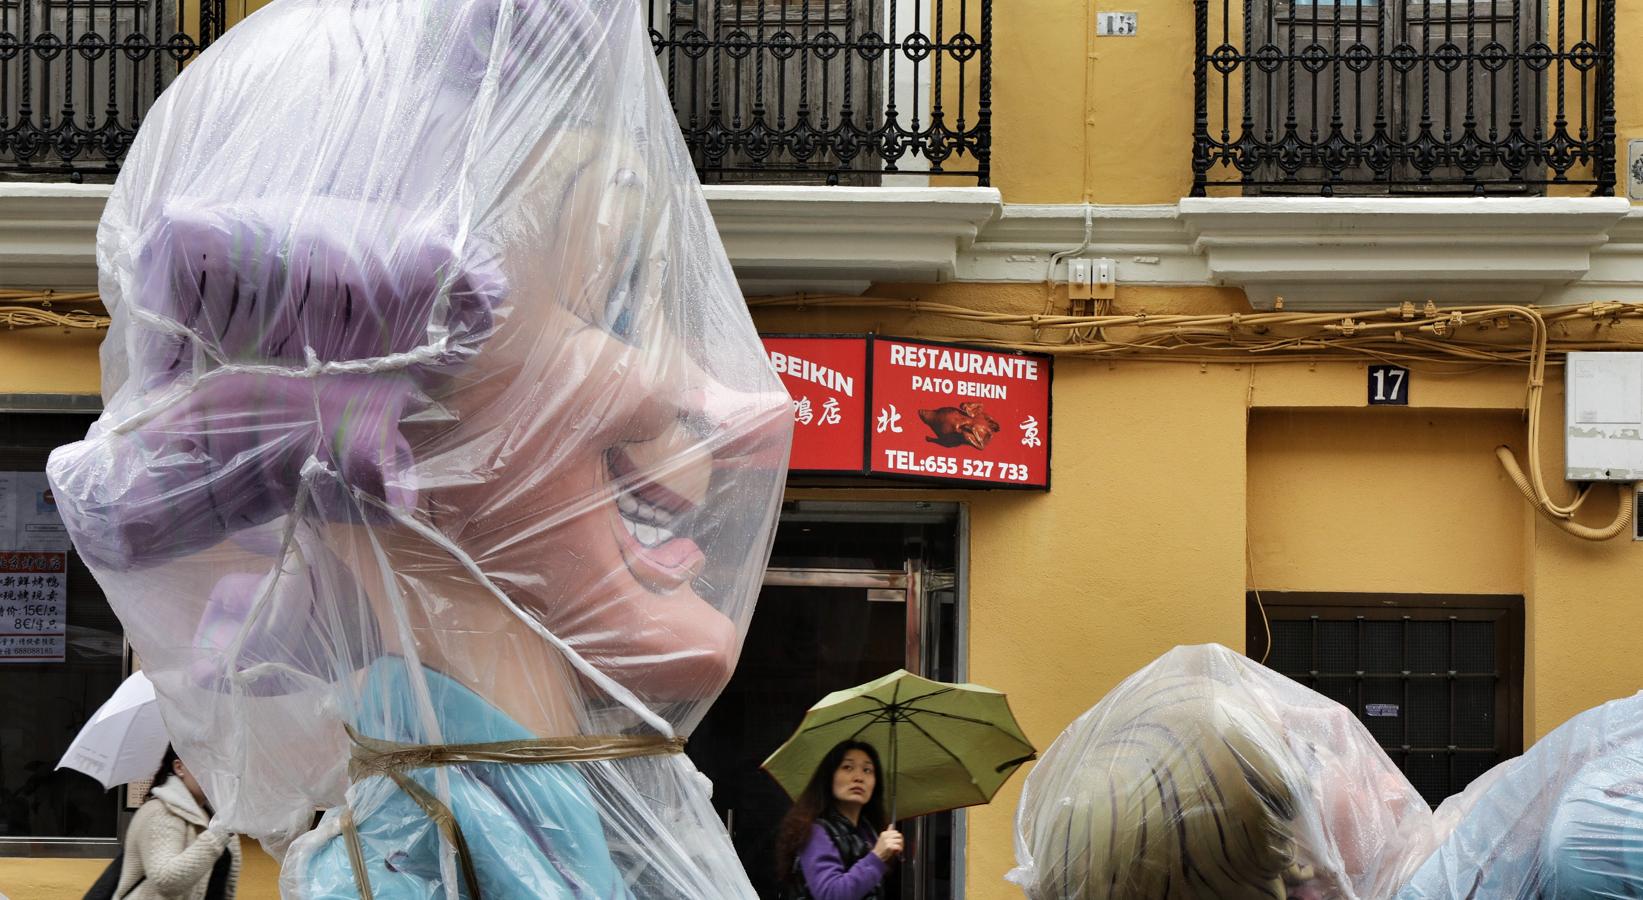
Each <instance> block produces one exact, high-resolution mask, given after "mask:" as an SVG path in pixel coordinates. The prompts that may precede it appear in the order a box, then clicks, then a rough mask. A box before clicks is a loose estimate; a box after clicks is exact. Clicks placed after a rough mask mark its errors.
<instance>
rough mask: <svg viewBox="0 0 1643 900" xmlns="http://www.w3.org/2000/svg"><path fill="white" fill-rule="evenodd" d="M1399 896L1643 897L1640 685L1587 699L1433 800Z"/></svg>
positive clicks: (1498, 899)
mask: <svg viewBox="0 0 1643 900" xmlns="http://www.w3.org/2000/svg"><path fill="white" fill-rule="evenodd" d="M1435 815H1436V817H1437V823H1438V828H1437V832H1436V833H1437V834H1439V835H1443V836H1444V840H1443V843H1442V844H1441V845H1440V846H1439V847H1438V848H1437V850H1436V852H1434V853H1432V854H1431V855H1430V856H1429V857H1427V858H1426V859H1425V861H1424V862H1423V863H1421V864H1420V866H1419V868H1418V869H1417V870H1416V871H1415V873H1414V875H1413V877H1412V878H1411V879H1409V882H1408V884H1407V885H1406V886H1405V887H1404V889H1403V891H1402V892H1401V893H1400V894H1398V898H1399V900H1439V898H1442V900H1448V898H1451V897H1480V898H1481V897H1488V898H1491V900H1531V898H1536V900H1538V898H1545V900H1562V898H1569V900H1574V898H1587V897H1643V694H1637V695H1634V696H1632V697H1629V698H1626V699H1624V700H1614V701H1611V702H1609V703H1605V704H1604V705H1602V706H1599V707H1597V708H1596V709H1589V710H1587V711H1585V712H1583V713H1581V714H1580V715H1578V716H1575V717H1574V718H1572V719H1570V720H1569V721H1567V722H1565V723H1564V724H1563V725H1562V726H1560V727H1559V728H1557V729H1556V730H1554V731H1553V732H1552V733H1550V734H1548V735H1546V736H1545V737H1543V738H1541V739H1540V740H1539V741H1538V742H1536V743H1535V745H1534V746H1532V747H1530V748H1529V750H1528V752H1526V753H1524V754H1523V755H1522V756H1519V757H1516V758H1514V759H1509V760H1507V761H1506V762H1503V763H1501V764H1500V765H1498V766H1495V767H1494V768H1493V769H1490V770H1489V771H1488V772H1486V773H1484V774H1483V775H1482V776H1480V777H1478V778H1477V779H1476V780H1474V781H1473V782H1472V783H1471V784H1470V785H1468V786H1467V788H1466V790H1464V791H1462V792H1460V793H1459V794H1456V795H1454V796H1453V797H1450V798H1449V799H1447V800H1445V801H1443V803H1442V804H1440V805H1439V806H1438V809H1437V812H1436V814H1435Z"/></svg>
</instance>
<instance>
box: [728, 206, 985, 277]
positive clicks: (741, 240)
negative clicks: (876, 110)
mask: <svg viewBox="0 0 1643 900" xmlns="http://www.w3.org/2000/svg"><path fill="white" fill-rule="evenodd" d="M703 191H704V192H705V193H706V194H707V205H708V208H709V209H711V210H712V211H713V221H714V222H715V223H716V224H717V225H718V228H719V237H720V238H722V239H723V240H724V245H725V251H726V252H727V253H728V254H729V255H730V263H731V266H732V267H733V268H734V269H735V270H736V275H737V276H738V277H739V278H740V279H741V281H742V287H743V289H744V290H745V291H747V292H748V293H750V294H772V293H793V292H797V291H835V292H844V293H860V292H861V291H863V290H866V288H867V286H868V285H869V284H871V283H872V282H875V281H881V282H891V281H908V282H939V281H951V280H953V279H954V278H955V277H956V276H957V274H958V271H959V254H960V252H961V251H963V250H965V249H967V248H968V247H969V246H970V245H971V244H972V243H973V242H974V241H975V239H976V236H977V234H979V233H980V231H981V229H982V228H983V227H984V226H985V225H987V223H989V222H991V221H993V219H995V218H997V217H998V215H999V213H1000V212H1001V211H1002V209H1003V207H1004V202H1003V199H1002V198H1001V197H1000V196H999V193H998V191H997V190H994V189H993V188H962V187H953V188H921V187H911V188H896V187H882V188H874V187H822V186H816V187H799V186H795V187H781V186H766V185H709V186H706V187H704V188H703Z"/></svg>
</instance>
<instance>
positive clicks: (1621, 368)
mask: <svg viewBox="0 0 1643 900" xmlns="http://www.w3.org/2000/svg"><path fill="white" fill-rule="evenodd" d="M1563 377H1564V393H1565V395H1566V396H1567V401H1568V403H1567V409H1566V412H1565V415H1564V435H1565V437H1566V440H1565V442H1564V447H1565V453H1564V467H1565V472H1564V477H1565V478H1567V479H1568V480H1570V481H1643V353H1570V354H1569V357H1568V362H1567V364H1566V365H1565V366H1564V369H1563Z"/></svg>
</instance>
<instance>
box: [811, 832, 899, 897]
mask: <svg viewBox="0 0 1643 900" xmlns="http://www.w3.org/2000/svg"><path fill="white" fill-rule="evenodd" d="M857 831H858V832H859V833H860V834H861V836H862V837H863V838H864V839H865V840H866V841H867V846H868V847H872V846H873V844H874V842H876V841H877V840H878V835H877V834H876V833H874V831H873V829H872V827H871V826H869V825H868V824H867V823H866V822H862V823H861V824H860V825H858V826H857ZM799 871H800V872H802V873H803V874H804V884H805V887H807V888H809V890H810V896H811V897H813V898H814V900H861V898H863V897H865V896H867V895H868V894H869V893H871V892H872V890H873V888H876V887H878V885H879V882H880V881H883V880H884V874H885V872H887V871H889V867H888V866H886V865H885V863H884V860H882V859H879V858H878V857H877V856H875V855H874V854H872V853H871V852H869V853H868V854H867V855H866V856H863V857H862V858H861V859H859V860H856V862H855V865H851V866H848V867H847V866H846V865H845V862H844V859H843V857H841V856H840V855H839V848H838V847H836V846H834V844H833V839H832V838H831V837H829V836H828V834H827V829H826V828H824V827H822V824H821V823H820V822H818V823H816V824H815V825H812V826H810V840H809V841H806V842H805V845H804V849H802V850H800V851H799Z"/></svg>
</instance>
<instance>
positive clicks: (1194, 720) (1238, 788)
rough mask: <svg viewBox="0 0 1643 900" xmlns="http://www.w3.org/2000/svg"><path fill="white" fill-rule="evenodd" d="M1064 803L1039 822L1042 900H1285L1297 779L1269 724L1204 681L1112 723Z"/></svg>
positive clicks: (1165, 688) (1033, 890)
mask: <svg viewBox="0 0 1643 900" xmlns="http://www.w3.org/2000/svg"><path fill="white" fill-rule="evenodd" d="M1086 737H1087V738H1088V740H1089V742H1088V744H1087V745H1086V746H1084V748H1083V749H1082V753H1081V756H1080V757H1079V759H1078V763H1077V765H1076V766H1075V767H1073V768H1072V769H1071V770H1070V774H1069V776H1068V778H1067V780H1066V781H1065V782H1063V783H1062V784H1061V785H1059V790H1058V795H1059V797H1060V800H1059V802H1050V803H1043V804H1040V805H1039V806H1038V807H1037V808H1036V809H1035V810H1033V813H1034V818H1033V821H1031V822H1023V823H1022V824H1023V826H1026V827H1030V829H1031V832H1032V834H1033V841H1032V843H1033V848H1034V851H1035V852H1034V856H1035V859H1036V862H1037V865H1036V867H1035V869H1034V871H1033V875H1032V878H1031V879H1030V883H1026V884H1023V887H1024V888H1025V889H1026V892H1027V896H1028V897H1030V898H1032V900H1097V898H1100V900H1188V898H1192V900H1199V898H1204V900H1207V898H1218V900H1284V898H1285V897H1286V895H1287V893H1288V892H1287V889H1286V884H1297V883H1300V882H1302V881H1305V880H1307V879H1308V878H1310V877H1312V874H1313V873H1312V871H1311V867H1310V866H1307V865H1304V864H1302V863H1301V862H1300V861H1299V860H1298V853H1297V841H1296V838H1295V834H1294V828H1293V822H1294V820H1295V819H1296V816H1297V799H1298V798H1297V791H1298V789H1299V788H1298V785H1299V782H1298V781H1297V779H1298V778H1301V777H1304V776H1302V775H1300V773H1299V771H1298V770H1299V767H1298V766H1297V765H1296V763H1295V761H1294V760H1293V759H1292V758H1291V757H1290V754H1289V752H1288V751H1287V749H1286V748H1285V745H1284V742H1283V739H1282V738H1281V736H1280V735H1278V734H1277V733H1276V732H1275V731H1274V730H1273V728H1272V727H1270V726H1269V725H1268V724H1267V723H1266V722H1265V721H1263V720H1261V719H1260V718H1258V717H1256V716H1254V715H1251V714H1249V712H1247V711H1245V710H1243V709H1240V708H1239V707H1237V706H1235V705H1231V704H1224V703H1222V702H1220V701H1219V700H1218V699H1217V697H1216V695H1215V692H1214V691H1206V690H1205V683H1204V680H1203V679H1202V678H1196V677H1180V676H1171V677H1165V678H1160V679H1157V680H1156V681H1153V682H1151V683H1148V684H1145V685H1142V686H1140V687H1139V689H1137V690H1135V691H1134V692H1133V693H1130V694H1128V695H1127V696H1125V697H1123V699H1122V702H1120V703H1119V704H1117V705H1116V706H1115V707H1114V708H1112V709H1111V710H1109V711H1108V712H1107V715H1105V716H1102V717H1101V718H1100V720H1099V722H1098V723H1097V727H1096V728H1095V729H1094V731H1093V732H1092V733H1090V734H1088V735H1086Z"/></svg>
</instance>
